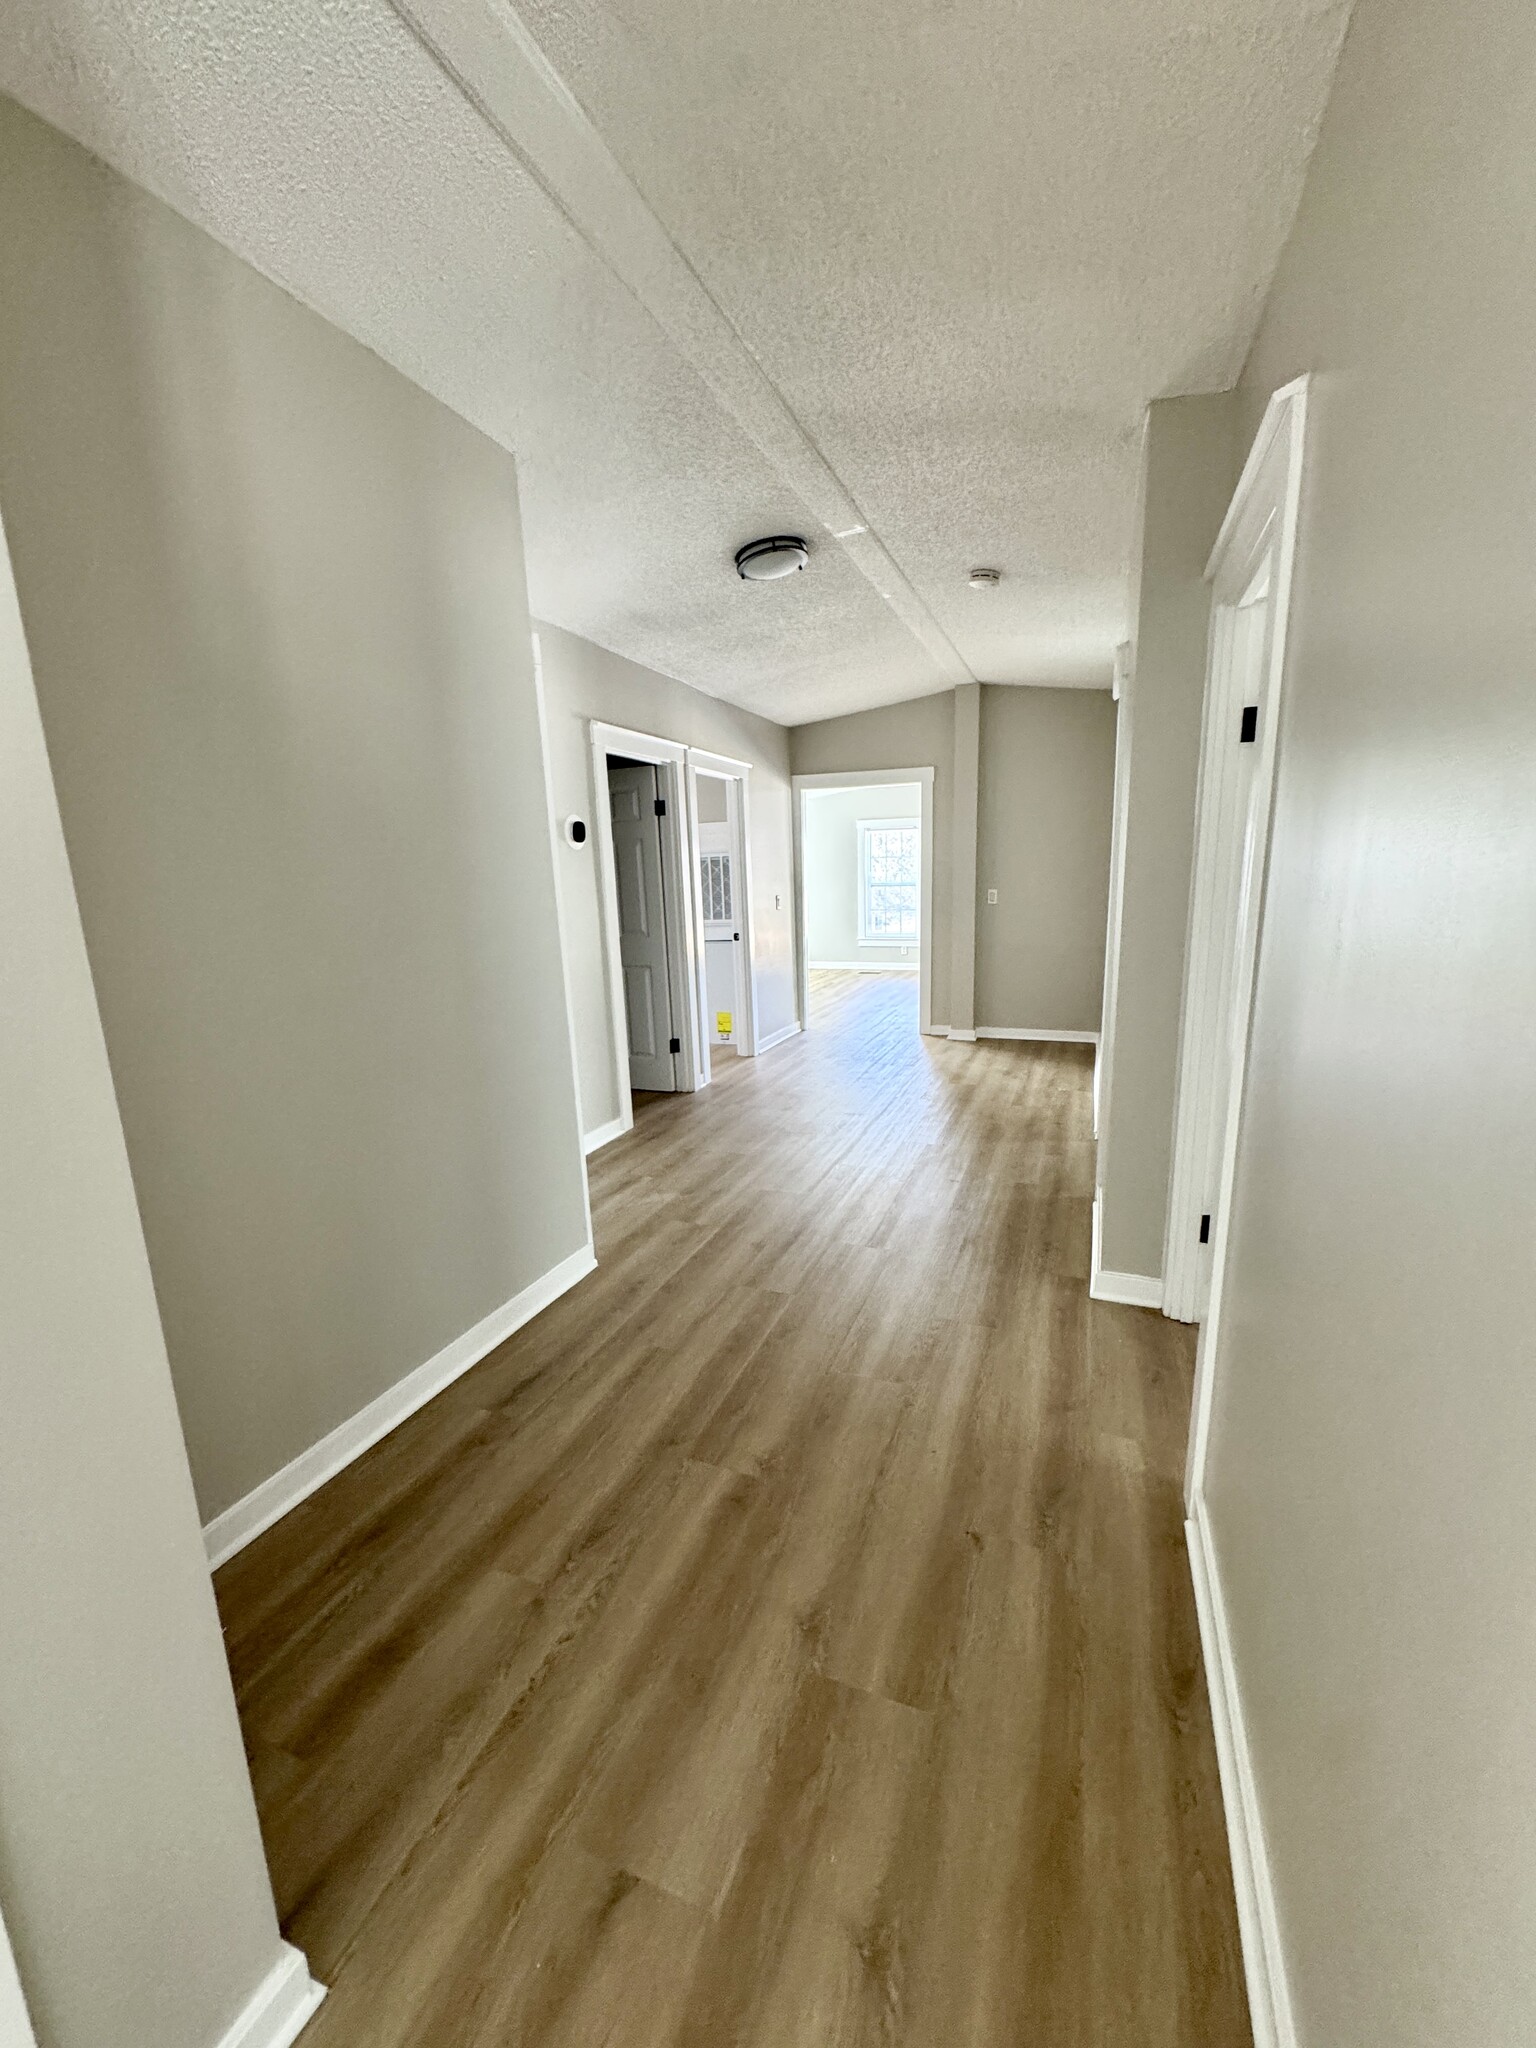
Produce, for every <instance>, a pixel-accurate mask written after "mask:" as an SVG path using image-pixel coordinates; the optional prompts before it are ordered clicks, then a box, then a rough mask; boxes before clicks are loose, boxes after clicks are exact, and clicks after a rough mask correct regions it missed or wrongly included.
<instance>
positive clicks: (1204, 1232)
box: [1200, 1216, 1211, 1244]
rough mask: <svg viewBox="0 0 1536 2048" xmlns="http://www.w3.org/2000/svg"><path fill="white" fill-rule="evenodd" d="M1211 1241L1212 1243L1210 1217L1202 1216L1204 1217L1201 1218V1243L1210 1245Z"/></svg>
mask: <svg viewBox="0 0 1536 2048" xmlns="http://www.w3.org/2000/svg"><path fill="white" fill-rule="evenodd" d="M1210 1241H1211V1219H1210V1217H1209V1216H1202V1217H1201V1218H1200V1242H1201V1243H1202V1244H1209V1243H1210Z"/></svg>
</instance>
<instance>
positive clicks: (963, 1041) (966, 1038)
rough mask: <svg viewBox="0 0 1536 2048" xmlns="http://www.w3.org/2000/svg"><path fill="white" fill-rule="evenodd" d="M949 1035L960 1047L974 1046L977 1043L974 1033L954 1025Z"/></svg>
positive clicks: (951, 1026) (950, 1028)
mask: <svg viewBox="0 0 1536 2048" xmlns="http://www.w3.org/2000/svg"><path fill="white" fill-rule="evenodd" d="M949 1035H950V1037H951V1038H952V1039H954V1040H955V1042H956V1043H957V1044H958V1045H974V1044H975V1043H976V1034H975V1032H974V1031H967V1030H965V1029H964V1028H963V1027H957V1026H956V1025H953V1024H951V1025H950V1027H949Z"/></svg>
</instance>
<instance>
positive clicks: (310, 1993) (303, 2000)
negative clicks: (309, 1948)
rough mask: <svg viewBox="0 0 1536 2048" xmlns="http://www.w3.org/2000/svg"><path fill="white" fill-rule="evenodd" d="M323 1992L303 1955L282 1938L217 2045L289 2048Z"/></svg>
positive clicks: (301, 2030) (307, 2020)
mask: <svg viewBox="0 0 1536 2048" xmlns="http://www.w3.org/2000/svg"><path fill="white" fill-rule="evenodd" d="M324 1996H325V1986H324V1985H323V1984H317V1983H316V1982H315V1980H314V1978H313V1977H311V1976H310V1974H309V1964H308V1963H307V1962H306V1961H305V1959H304V1957H303V1956H302V1955H301V1954H300V1952H299V1951H298V1949H296V1948H294V1947H292V1946H291V1945H290V1944H289V1943H288V1942H286V1941H285V1942H284V1943H283V1944H282V1953H281V1955H279V1957H278V1959H277V1961H276V1962H275V1963H274V1964H273V1965H272V1967H271V1969H270V1970H269V1971H268V1972H267V1974H266V1976H265V1977H263V1978H262V1980H261V1982H260V1983H259V1984H258V1985H257V1987H256V1989H255V1991H254V1992H253V1993H252V1995H251V1998H250V2000H249V2001H248V2003H247V2004H246V2007H245V2010H244V2011H243V2012H242V2013H241V2015H240V2017H239V2018H238V2019H237V2020H236V2021H235V2023H234V2025H233V2026H232V2027H230V2028H229V2030H228V2031H227V2032H226V2033H224V2034H222V2035H220V2037H219V2041H218V2048H290V2043H292V2042H294V2041H296V2040H297V2039H298V2038H299V2035H300V2034H301V2033H302V2032H303V2030H304V2028H305V2027H306V2026H307V2025H308V2024H309V2021H310V2020H311V2019H312V2018H313V2016H314V2013H315V2011H316V2008H317V2007H318V2006H319V2004H320V2001H321V1999H322V1998H324Z"/></svg>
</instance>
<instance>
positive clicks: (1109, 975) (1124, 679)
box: [1093, 640, 1135, 1187]
mask: <svg viewBox="0 0 1536 2048" xmlns="http://www.w3.org/2000/svg"><path fill="white" fill-rule="evenodd" d="M1134 683H1135V671H1134V668H1133V666H1132V658H1131V645H1130V642H1129V641H1128V640H1127V641H1122V642H1121V644H1120V645H1119V646H1118V647H1117V648H1116V649H1115V666H1114V680H1113V682H1112V683H1111V685H1110V694H1111V696H1112V697H1113V698H1114V701H1115V707H1116V709H1115V793H1114V801H1113V804H1112V806H1111V809H1110V827H1109V915H1108V918H1107V920H1106V923H1105V928H1104V1000H1103V1005H1102V1009H1101V1014H1100V1018H1099V1056H1098V1058H1097V1059H1096V1060H1095V1061H1094V1063H1093V1135H1094V1137H1095V1138H1096V1139H1098V1141H1099V1148H1100V1156H1099V1163H1098V1171H1097V1173H1096V1174H1095V1176H1094V1178H1095V1180H1096V1182H1097V1184H1098V1185H1099V1186H1100V1187H1102V1186H1103V1185H1104V1159H1103V1152H1104V1149H1105V1146H1104V1140H1103V1139H1102V1138H1100V1136H1099V1134H1100V1132H1101V1131H1102V1132H1106V1133H1107V1132H1108V1129H1109V1098H1110V1090H1111V1088H1112V1087H1113V1085H1114V1077H1115V1005H1116V1002H1117V1001H1118V998H1119V992H1120V925H1121V920H1122V918H1123V916H1124V912H1125V835H1126V828H1127V825H1128V823H1129V820H1130V812H1131V741H1132V736H1133V730H1134V720H1135V696H1134V689H1133V685H1134Z"/></svg>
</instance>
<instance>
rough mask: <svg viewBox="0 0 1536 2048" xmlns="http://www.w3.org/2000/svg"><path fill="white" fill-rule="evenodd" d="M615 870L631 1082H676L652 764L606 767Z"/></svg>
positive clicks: (657, 1085)
mask: <svg viewBox="0 0 1536 2048" xmlns="http://www.w3.org/2000/svg"><path fill="white" fill-rule="evenodd" d="M608 801H609V810H608V815H609V820H610V830H611V832H612V837H613V875H614V886H615V891H616V894H617V898H618V906H619V962H620V971H621V973H622V975H623V982H624V1014H625V1021H626V1026H627V1043H628V1047H629V1085H630V1087H631V1088H648V1089H655V1090H659V1091H661V1092H664V1093H669V1094H670V1093H671V1092H672V1091H673V1090H675V1089H676V1087H677V1056H676V1054H675V1053H674V1052H673V1051H672V1043H671V1042H672V1039H673V1038H674V1037H675V1036H676V1035H677V1034H676V1032H675V1031H674V1026H673V1018H672V978H671V962H670V960H669V958H668V953H667V919H666V880H665V871H664V866H663V855H662V843H661V815H660V814H659V813H658V811H657V808H656V806H657V804H658V802H659V801H660V798H659V795H658V787H657V777H656V769H655V767H654V765H653V764H652V763H651V762H648V761H647V762H641V763H638V764H636V765H635V766H633V767H622V768H621V767H616V766H613V765H611V764H610V766H609V769H608Z"/></svg>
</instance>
